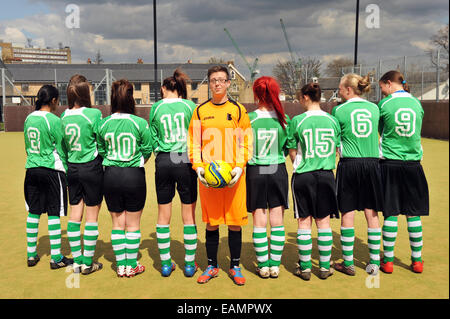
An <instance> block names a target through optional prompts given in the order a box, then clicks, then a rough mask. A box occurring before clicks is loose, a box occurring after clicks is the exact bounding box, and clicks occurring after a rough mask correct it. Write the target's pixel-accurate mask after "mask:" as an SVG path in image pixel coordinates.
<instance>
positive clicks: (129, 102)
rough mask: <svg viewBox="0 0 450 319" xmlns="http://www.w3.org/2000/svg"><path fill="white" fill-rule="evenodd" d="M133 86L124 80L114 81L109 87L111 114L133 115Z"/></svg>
mask: <svg viewBox="0 0 450 319" xmlns="http://www.w3.org/2000/svg"><path fill="white" fill-rule="evenodd" d="M134 109H135V101H134V98H133V85H132V84H131V83H130V82H128V80H126V79H122V80H119V81H115V82H113V84H112V87H111V113H116V112H121V113H129V114H134Z"/></svg>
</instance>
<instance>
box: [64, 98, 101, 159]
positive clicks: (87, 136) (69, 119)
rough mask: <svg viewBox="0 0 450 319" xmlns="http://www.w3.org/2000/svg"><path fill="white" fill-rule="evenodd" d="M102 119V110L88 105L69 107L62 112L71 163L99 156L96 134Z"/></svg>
mask: <svg viewBox="0 0 450 319" xmlns="http://www.w3.org/2000/svg"><path fill="white" fill-rule="evenodd" d="M101 119H102V112H100V110H98V109H92V108H88V107H81V108H78V109H68V110H66V111H64V113H63V114H61V123H62V125H63V131H64V141H65V143H66V148H67V160H68V162H69V163H87V162H90V161H92V160H94V159H95V158H96V157H97V155H98V151H97V142H96V139H95V136H96V130H97V124H98V123H99V122H100V121H101Z"/></svg>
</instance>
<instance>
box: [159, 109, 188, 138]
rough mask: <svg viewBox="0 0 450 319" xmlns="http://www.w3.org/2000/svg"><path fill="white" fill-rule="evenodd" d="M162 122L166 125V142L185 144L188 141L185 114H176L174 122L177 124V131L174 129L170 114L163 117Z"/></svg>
mask: <svg viewBox="0 0 450 319" xmlns="http://www.w3.org/2000/svg"><path fill="white" fill-rule="evenodd" d="M161 122H162V124H163V125H164V142H166V143H175V142H184V141H185V140H186V128H185V125H184V113H175V115H174V116H173V122H175V125H176V128H175V130H174V129H173V127H172V117H171V116H170V114H164V115H163V116H161Z"/></svg>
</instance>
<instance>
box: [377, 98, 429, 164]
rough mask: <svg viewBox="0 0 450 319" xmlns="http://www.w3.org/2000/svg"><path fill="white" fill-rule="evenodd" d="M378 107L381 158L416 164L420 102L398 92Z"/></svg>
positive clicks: (420, 117)
mask: <svg viewBox="0 0 450 319" xmlns="http://www.w3.org/2000/svg"><path fill="white" fill-rule="evenodd" d="M378 105H379V107H380V127H379V130H380V133H381V143H380V152H381V157H382V158H387V159H393V160H402V161H419V160H421V159H422V155H423V150H422V145H421V143H420V133H421V130H422V120H423V115H424V112H423V108H422V105H421V104H420V102H419V100H418V99H417V98H415V97H414V96H412V95H411V94H409V93H408V92H406V91H403V90H402V91H397V92H395V93H392V94H391V95H389V96H387V97H386V98H384V99H383V100H381V101H380V103H379V104H378Z"/></svg>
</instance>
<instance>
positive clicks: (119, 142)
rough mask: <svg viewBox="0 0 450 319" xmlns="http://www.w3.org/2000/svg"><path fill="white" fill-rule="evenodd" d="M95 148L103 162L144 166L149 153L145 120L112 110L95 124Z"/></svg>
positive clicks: (149, 145)
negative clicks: (112, 111)
mask: <svg viewBox="0 0 450 319" xmlns="http://www.w3.org/2000/svg"><path fill="white" fill-rule="evenodd" d="M97 144H98V151H99V153H100V155H102V157H103V166H118V167H144V161H145V159H148V158H149V157H150V155H151V154H152V141H151V136H150V130H149V127H148V123H147V121H146V120H144V119H143V118H140V117H138V116H136V115H133V114H126V113H114V114H112V115H110V116H108V117H106V118H104V119H103V120H102V121H101V122H100V123H99V125H98V134H97Z"/></svg>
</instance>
